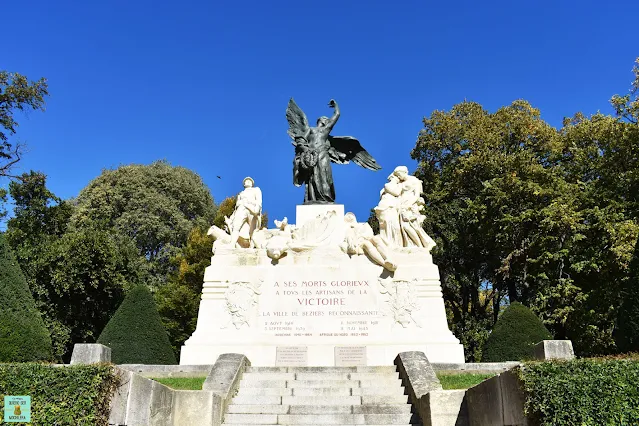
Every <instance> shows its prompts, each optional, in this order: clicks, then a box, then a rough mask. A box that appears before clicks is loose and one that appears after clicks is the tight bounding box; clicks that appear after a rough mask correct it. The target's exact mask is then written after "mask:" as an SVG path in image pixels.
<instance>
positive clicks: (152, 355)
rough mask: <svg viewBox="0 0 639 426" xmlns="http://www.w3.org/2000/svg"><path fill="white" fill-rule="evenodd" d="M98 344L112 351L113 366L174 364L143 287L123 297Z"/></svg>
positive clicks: (145, 289) (147, 292)
mask: <svg viewBox="0 0 639 426" xmlns="http://www.w3.org/2000/svg"><path fill="white" fill-rule="evenodd" d="M98 343H101V344H103V345H105V346H108V347H110V348H111V359H112V361H113V363H115V364H175V363H176V362H175V356H174V355H173V351H172V350H171V345H170V344H169V339H168V336H167V334H166V330H165V329H164V327H163V326H162V322H161V321H160V316H159V315H158V311H157V308H156V305H155V302H154V301H153V296H152V295H151V293H150V292H149V290H148V288H147V287H146V286H142V285H141V286H136V287H135V288H133V289H132V290H131V291H130V292H129V293H128V294H127V296H126V298H125V299H124V301H123V302H122V305H120V307H119V308H118V310H117V311H116V313H115V314H114V315H113V317H112V318H111V320H110V321H109V323H108V324H107V325H106V327H105V328H104V330H103V331H102V334H100V337H99V338H98Z"/></svg>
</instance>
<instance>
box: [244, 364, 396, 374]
mask: <svg viewBox="0 0 639 426" xmlns="http://www.w3.org/2000/svg"><path fill="white" fill-rule="evenodd" d="M254 368H260V367H254ZM269 368H270V367H269ZM274 368H282V367H274ZM247 371H248V370H247ZM287 371H288V372H289V373H293V372H295V373H355V372H358V373H384V372H386V373H387V372H393V373H394V372H397V367H395V366H392V365H366V366H364V365H362V366H358V367H288V369H287Z"/></svg>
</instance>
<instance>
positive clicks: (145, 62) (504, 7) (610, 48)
mask: <svg viewBox="0 0 639 426" xmlns="http://www.w3.org/2000/svg"><path fill="white" fill-rule="evenodd" d="M0 10H1V11H2V16H3V24H2V28H3V36H2V37H3V40H4V43H3V51H2V55H1V56H0V69H4V70H8V71H16V72H19V73H22V74H25V75H27V76H28V77H29V78H31V79H37V78H40V77H46V78H47V79H48V81H49V88H50V93H51V96H50V97H49V98H48V99H47V109H46V112H44V113H41V112H32V113H29V114H28V116H27V117H26V118H25V117H19V118H20V120H19V122H20V127H19V129H18V135H17V138H18V139H19V140H21V141H23V142H26V143H27V144H28V146H29V152H28V153H27V154H26V156H25V157H24V161H22V162H21V164H20V170H19V171H28V170H29V169H35V170H39V171H42V172H44V173H45V174H46V175H47V176H48V186H49V188H50V189H51V190H52V191H53V192H54V193H56V194H57V195H58V196H60V197H62V198H69V197H73V196H76V195H77V194H78V192H79V191H80V189H82V188H83V187H84V186H85V185H86V184H87V183H88V182H89V181H90V180H91V179H93V178H95V177H96V176H98V175H99V174H100V172H101V170H102V169H104V168H114V167H117V166H118V165H121V164H130V163H143V164H148V163H151V162H152V161H154V160H157V159H166V160H168V161H169V162H170V163H171V164H173V165H180V166H184V167H187V168H189V169H191V170H193V171H195V172H196V173H198V174H199V175H200V176H201V177H202V178H203V179H204V182H205V183H206V184H207V185H208V186H209V187H210V189H211V192H212V194H213V196H214V198H215V199H216V201H218V202H219V201H221V200H222V199H223V198H224V197H226V196H229V195H233V194H235V193H237V192H238V191H239V190H240V189H241V181H242V178H244V177H245V176H247V175H250V176H252V177H253V178H254V179H255V182H256V185H257V186H259V187H261V188H262V191H263V194H264V208H265V210H266V211H267V212H268V213H269V216H270V218H271V219H275V218H278V219H281V218H282V217H283V216H288V217H289V220H291V221H293V218H294V212H295V204H297V203H301V202H302V201H303V196H304V194H303V189H302V188H296V187H294V186H293V184H292V171H291V169H292V159H293V147H292V145H291V143H290V141H289V139H288V136H287V134H286V130H287V123H286V119H285V115H284V113H285V109H286V105H287V102H288V99H289V97H291V96H292V97H294V98H295V99H296V101H297V102H298V104H299V105H300V106H301V107H302V108H303V109H304V111H305V112H306V113H307V115H308V117H309V121H311V122H314V121H315V119H316V118H317V117H318V116H320V115H328V114H330V113H331V110H330V109H329V108H328V107H327V103H328V101H329V99H331V98H335V99H336V100H337V101H338V102H339V104H340V106H341V110H342V117H341V119H340V121H339V123H338V124H337V125H336V127H335V129H334V130H333V134H335V135H352V136H355V137H357V138H359V139H360V141H361V143H362V145H363V146H364V147H365V148H366V149H367V150H368V151H369V152H370V153H371V154H372V155H373V156H374V157H375V158H376V159H377V160H378V162H379V163H380V164H381V165H382V166H383V168H384V169H383V170H382V171H380V172H376V173H374V172H371V171H368V170H364V169H361V168H359V167H358V166H356V165H354V164H349V165H346V166H339V165H336V166H334V168H333V170H334V176H335V185H336V192H337V202H340V203H343V204H345V206H346V210H347V211H353V212H354V213H355V214H356V215H357V217H358V219H359V220H360V221H364V220H365V219H366V218H367V217H368V212H369V210H370V208H371V207H373V206H375V205H376V203H377V201H378V195H379V189H380V188H381V187H382V185H383V183H384V181H385V179H386V176H387V175H388V173H390V171H391V170H392V169H393V168H394V167H395V166H397V165H401V164H405V165H407V166H408V167H409V169H410V170H411V171H413V170H414V168H415V163H414V162H413V161H412V160H411V159H410V151H411V149H412V148H413V146H414V144H415V140H416V137H417V134H418V132H419V130H420V128H421V127H422V122H421V120H422V117H424V116H428V115H430V113H431V112H432V111H433V110H436V109H444V110H446V109H449V108H450V107H451V106H452V105H454V104H455V103H458V102H461V101H463V100H464V99H468V100H473V101H477V102H479V103H481V104H483V105H484V106H485V107H486V108H488V109H489V110H495V109H497V108H499V107H500V106H502V105H506V104H509V103H510V102H512V101H513V100H515V99H520V98H523V99H526V100H528V101H530V102H531V103H532V104H533V105H534V106H535V107H537V108H539V109H541V111H542V116H543V117H544V118H545V119H546V120H547V121H549V122H550V123H551V124H553V125H555V126H559V125H560V124H561V120H562V118H563V117H564V116H570V115H572V114H574V113H575V112H577V111H583V112H584V113H586V114H592V113H595V112H597V111H598V110H600V111H602V112H605V113H610V112H611V109H610V107H609V104H608V99H610V97H611V96H612V95H613V94H615V93H620V94H621V93H626V91H627V90H628V89H629V87H630V83H631V80H632V73H631V68H632V65H633V61H634V59H635V57H637V56H639V43H638V41H639V38H638V37H639V36H638V32H637V28H638V25H639V21H638V18H637V17H638V16H639V1H636V0H633V1H628V0H626V1H612V2H603V1H596V2H595V1H585V0H584V1H562V0H554V1H547V0H546V1H528V2H523V1H512V0H510V1H499V2H496V1H493V2H478V1H467V2H441V1H440V2H434V1H413V0H406V1H402V0H398V1H396V2H388V1H385V2H382V1H375V0H368V1H364V0H358V1H354V0H343V1H333V2H311V1H303V0H298V1H281V0H268V1H265V0H261V1H225V2H223V1H211V0H210V1H189V0H183V1H179V2H178V1H171V2H168V1H160V0H152V1H151V0H134V1H130V0H128V1H124V0H109V1H100V2H96V1H65V0H56V1H52V0H35V1H29V0H21V1H8V0H5V1H2V2H1V9H0ZM14 140H15V139H14ZM218 175H219V176H221V177H222V179H217V177H216V176H218ZM0 184H3V185H4V184H6V182H0ZM271 226H272V224H271Z"/></svg>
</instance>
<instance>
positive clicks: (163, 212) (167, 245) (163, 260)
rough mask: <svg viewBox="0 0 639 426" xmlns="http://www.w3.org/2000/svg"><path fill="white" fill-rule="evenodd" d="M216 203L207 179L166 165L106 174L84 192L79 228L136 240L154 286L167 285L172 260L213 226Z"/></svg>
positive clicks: (76, 214)
mask: <svg viewBox="0 0 639 426" xmlns="http://www.w3.org/2000/svg"><path fill="white" fill-rule="evenodd" d="M215 210H216V208H215V205H214V203H213V197H212V196H211V193H210V191H209V189H208V188H207V187H206V186H205V185H204V183H203V182H202V179H201V178H200V177H199V176H198V175H196V174H195V173H193V172H192V171H190V170H188V169H185V168H183V167H173V166H171V165H170V164H168V163H167V162H165V161H157V162H154V163H152V164H150V165H148V166H147V165H128V166H121V167H118V168H117V169H115V170H104V171H103V172H102V174H101V175H100V176H98V177H97V178H95V179H94V180H92V181H91V182H90V183H89V184H88V185H87V186H86V187H85V188H84V189H83V190H82V191H81V192H80V194H79V196H78V198H77V209H76V211H75V212H74V214H73V217H72V218H71V223H72V225H73V227H74V228H76V229H77V228H82V227H84V226H86V224H88V225H89V226H99V227H101V228H102V229H114V230H116V231H117V232H118V233H121V234H124V235H127V236H128V237H130V238H131V239H132V240H133V241H134V242H135V244H136V246H137V247H138V250H139V253H140V254H141V255H142V256H144V257H145V258H146V259H147V260H148V262H149V265H150V271H151V274H152V276H153V279H152V281H150V282H149V285H150V286H151V287H152V288H157V287H158V286H161V285H162V284H163V283H164V282H165V281H166V276H167V274H168V272H169V271H170V263H169V259H170V257H171V256H174V255H175V254H176V253H177V250H178V249H179V248H180V247H182V246H184V245H185V244H186V240H187V237H188V235H189V232H190V231H191V229H192V228H193V227H195V226H207V225H209V224H210V223H211V222H212V221H213V218H214V216H215Z"/></svg>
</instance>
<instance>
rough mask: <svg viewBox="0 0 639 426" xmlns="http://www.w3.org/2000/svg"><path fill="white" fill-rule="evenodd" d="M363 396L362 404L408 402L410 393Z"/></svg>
mask: <svg viewBox="0 0 639 426" xmlns="http://www.w3.org/2000/svg"><path fill="white" fill-rule="evenodd" d="M282 398H286V397H282ZM361 398H362V405H388V404H408V395H362V396H361Z"/></svg>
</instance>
